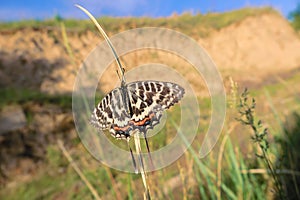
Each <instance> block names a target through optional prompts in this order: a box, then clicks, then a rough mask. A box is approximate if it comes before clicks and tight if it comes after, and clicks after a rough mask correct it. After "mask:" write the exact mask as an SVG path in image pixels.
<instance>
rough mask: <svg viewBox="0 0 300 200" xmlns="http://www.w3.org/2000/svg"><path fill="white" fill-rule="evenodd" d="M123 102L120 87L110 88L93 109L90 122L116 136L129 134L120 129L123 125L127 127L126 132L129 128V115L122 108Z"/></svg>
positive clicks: (123, 136)
mask: <svg viewBox="0 0 300 200" xmlns="http://www.w3.org/2000/svg"><path fill="white" fill-rule="evenodd" d="M125 104H126V103H125V102H124V98H122V90H121V88H116V89H114V90H112V91H111V92H110V93H108V94H107V95H106V96H105V97H104V98H103V99H102V100H101V101H100V103H99V104H98V105H97V107H96V108H95V109H94V111H93V113H92V117H91V124H92V125H94V126H95V127H96V128H99V129H100V130H105V129H110V130H109V131H110V133H111V134H112V136H114V137H116V138H126V137H128V136H129V135H128V134H127V133H126V132H125V131H122V130H121V129H124V127H127V128H126V130H128V132H129V130H130V129H129V128H130V127H128V124H129V121H130V115H129V113H128V112H127V111H126V109H124V106H125Z"/></svg>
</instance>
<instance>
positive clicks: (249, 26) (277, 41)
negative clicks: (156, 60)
mask: <svg viewBox="0 0 300 200" xmlns="http://www.w3.org/2000/svg"><path fill="white" fill-rule="evenodd" d="M199 42H200V43H201V44H203V46H204V47H205V48H206V49H207V51H208V52H209V53H210V55H211V56H212V58H213V59H214V61H215V62H216V64H217V65H218V66H219V68H220V69H222V70H229V71H236V72H237V73H239V74H240V75H241V77H242V78H251V77H250V76H249V75H254V77H252V78H253V79H260V78H262V77H265V76H268V75H271V74H276V73H284V72H287V71H289V70H293V69H296V68H299V67H300V40H299V36H298V35H297V34H296V33H295V31H294V30H293V29H292V27H291V26H290V25H289V23H288V21H286V20H285V19H284V18H283V17H282V16H280V15H279V14H278V15H277V14H264V15H261V16H253V17H248V18H246V19H245V20H244V21H242V22H241V23H238V24H233V25H231V26H229V27H226V28H224V29H222V30H221V31H219V32H216V33H214V34H212V35H211V36H210V37H209V38H208V39H204V40H201V39H200V40H199ZM257 81H259V80H257Z"/></svg>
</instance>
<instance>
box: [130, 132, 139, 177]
mask: <svg viewBox="0 0 300 200" xmlns="http://www.w3.org/2000/svg"><path fill="white" fill-rule="evenodd" d="M127 144H128V148H129V150H130V155H131V159H132V163H133V167H134V172H135V173H136V174H137V173H138V169H137V166H136V162H135V159H134V156H133V153H132V149H131V147H130V144H129V138H128V139H127Z"/></svg>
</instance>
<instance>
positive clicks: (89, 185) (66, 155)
mask: <svg viewBox="0 0 300 200" xmlns="http://www.w3.org/2000/svg"><path fill="white" fill-rule="evenodd" d="M57 144H58V147H59V148H60V149H61V151H62V152H63V154H64V156H65V157H66V158H67V160H68V161H69V163H70V164H71V166H72V167H73V169H74V170H75V171H76V173H77V174H78V175H79V177H80V178H81V180H82V181H83V182H84V184H85V185H86V186H87V187H88V188H89V190H90V191H91V193H92V195H93V196H94V197H95V199H97V200H101V198H100V197H99V195H98V193H97V191H96V189H95V188H94V187H93V186H92V184H91V183H90V182H89V181H88V179H87V178H86V177H85V175H84V174H83V173H82V171H81V170H80V169H79V167H78V166H77V164H76V163H75V162H74V160H73V158H72V157H71V155H70V154H69V152H68V151H67V150H66V148H65V147H64V145H63V142H62V141H61V140H57Z"/></svg>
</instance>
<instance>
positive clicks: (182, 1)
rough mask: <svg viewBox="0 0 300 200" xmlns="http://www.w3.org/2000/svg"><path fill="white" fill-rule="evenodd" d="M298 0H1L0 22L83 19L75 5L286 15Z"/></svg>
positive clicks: (165, 12)
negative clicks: (259, 10)
mask: <svg viewBox="0 0 300 200" xmlns="http://www.w3.org/2000/svg"><path fill="white" fill-rule="evenodd" d="M299 2H300V0H286V1H284V0H260V1H259V0H228V1H224V0H223V1H222V0H208V1H205V0H202V1H201V0H178V1H176V0H90V1H88V0H46V1H43V0H1V3H0V5H1V6H0V21H12V20H20V19H45V18H52V17H54V16H55V15H57V14H58V15H60V16H62V17H63V18H81V19H82V18H86V16H85V14H83V13H82V11H80V10H79V9H78V8H76V7H75V6H74V4H80V5H82V6H84V7H85V8H87V9H88V10H89V11H91V12H92V14H93V15H95V16H97V17H100V16H103V15H106V16H150V17H161V16H170V15H171V14H172V13H174V12H176V13H179V14H180V13H182V12H184V11H190V12H193V13H197V12H200V13H207V12H212V11H214V12H224V11H229V10H234V9H238V8H242V7H245V6H256V7H261V6H272V7H273V8H275V9H277V10H278V11H280V12H281V13H282V15H284V16H287V15H288V13H289V12H290V11H292V10H293V9H295V8H296V5H297V3H299Z"/></svg>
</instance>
